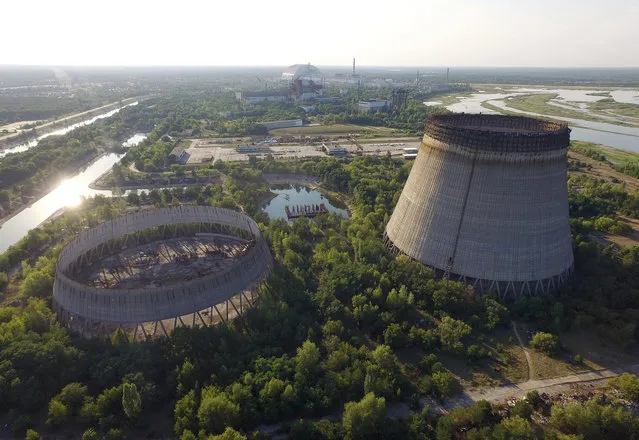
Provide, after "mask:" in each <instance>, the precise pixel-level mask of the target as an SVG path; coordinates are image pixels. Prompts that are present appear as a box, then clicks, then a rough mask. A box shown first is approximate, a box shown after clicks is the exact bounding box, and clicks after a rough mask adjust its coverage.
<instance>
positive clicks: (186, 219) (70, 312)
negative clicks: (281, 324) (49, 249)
mask: <svg viewBox="0 0 639 440" xmlns="http://www.w3.org/2000/svg"><path fill="white" fill-rule="evenodd" d="M181 224H189V225H191V226H192V227H195V228H197V227H199V228H200V229H199V230H203V231H210V227H214V228H216V229H215V230H216V232H221V234H211V233H207V234H203V235H217V236H220V237H226V238H232V235H233V233H232V232H233V231H238V232H242V235H244V237H245V238H246V239H244V240H243V242H244V243H247V244H246V246H245V248H246V252H244V253H242V255H241V256H240V258H238V259H237V261H234V263H233V264H232V265H230V266H227V267H224V268H223V269H221V270H217V271H214V273H210V274H207V275H205V276H202V277H197V278H194V279H188V280H184V281H179V282H176V283H172V284H168V285H161V286H150V287H146V288H133V289H124V288H117V287H116V288H97V287H94V286H90V285H87V284H85V283H82V282H79V281H78V280H77V279H74V277H73V273H74V272H77V271H78V270H82V267H84V265H86V264H87V262H88V261H100V260H101V259H102V258H104V257H103V255H105V254H106V255H112V254H114V250H115V252H117V251H118V249H120V248H123V249H126V248H127V242H126V240H129V239H130V240H134V239H135V237H136V234H137V236H138V237H139V236H140V234H141V233H142V231H145V230H150V229H151V228H160V229H157V230H163V231H165V232H166V231H167V228H169V232H170V228H171V226H174V225H181ZM207 225H208V226H209V229H207V228H206V227H207ZM162 228H164V229H162ZM174 229H175V230H177V227H176V226H174ZM229 231H230V232H229ZM195 235H197V234H195ZM123 237H125V238H126V240H124V239H123ZM131 237H133V238H131ZM238 240H240V239H239V238H238ZM128 244H129V245H130V243H128ZM195 258H197V257H195ZM271 266H272V258H271V254H270V252H269V249H268V245H267V243H266V241H265V240H264V238H263V237H262V234H261V232H260V230H259V228H258V226H257V224H256V223H255V221H253V220H252V219H251V218H250V217H247V216H246V215H244V214H242V213H239V212H236V211H231V210H228V209H222V208H215V207H208V206H182V207H178V208H163V209H154V210H148V211H141V212H136V213H133V214H129V215H125V216H123V217H118V218H115V219H113V220H110V221H108V222H105V223H103V224H101V225H99V226H97V227H95V228H93V229H89V230H87V231H83V232H81V233H80V234H78V235H77V237H75V238H74V239H73V240H72V241H71V242H70V243H69V244H68V245H67V246H66V247H65V248H64V249H63V250H62V252H61V253H60V256H59V258H58V261H57V266H56V279H55V284H54V288H53V301H54V308H55V310H56V312H57V314H58V318H59V319H60V321H61V322H63V323H64V324H67V325H69V326H70V327H71V328H74V329H76V330H78V331H81V332H83V333H85V334H87V335H89V336H93V335H95V334H96V333H99V332H100V329H97V328H96V326H97V327H100V328H102V327H106V328H109V329H111V330H112V329H113V327H116V328H117V327H121V326H122V325H124V324H126V325H128V326H127V328H132V325H135V329H136V332H137V330H138V325H141V326H142V328H141V331H142V332H143V333H144V334H146V329H145V326H144V325H145V323H146V324H148V323H154V324H155V328H156V329H157V327H158V324H159V325H160V327H161V329H162V330H163V332H164V333H165V334H166V326H165V325H164V324H163V322H162V321H163V320H167V319H173V320H175V322H177V320H178V319H179V320H180V321H181V322H182V323H183V324H184V322H183V320H182V317H183V316H187V315H192V316H193V323H194V324H195V323H196V314H197V315H198V316H197V318H198V319H197V321H198V322H199V321H201V323H202V324H204V325H206V322H205V320H204V319H203V318H202V315H201V314H200V313H199V312H200V311H203V310H208V309H210V310H211V313H212V311H213V310H212V309H213V307H215V306H216V305H218V304H220V303H223V302H226V310H227V318H228V301H229V300H231V298H233V297H234V296H237V295H242V292H244V291H245V290H249V289H251V288H252V287H254V286H255V285H256V284H258V283H259V282H260V281H262V280H263V279H264V277H265V276H266V275H267V274H268V273H269V271H270V268H271ZM241 299H242V296H240V304H242V300H241ZM231 305H232V306H233V308H235V305H234V304H233V303H231ZM215 308H216V310H218V309H217V307H215ZM240 308H241V305H240ZM218 313H219V310H218ZM238 313H239V312H238ZM220 317H221V318H222V319H223V317H222V316H220ZM211 322H212V319H211ZM147 327H148V326H147Z"/></svg>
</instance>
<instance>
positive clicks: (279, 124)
mask: <svg viewBox="0 0 639 440" xmlns="http://www.w3.org/2000/svg"><path fill="white" fill-rule="evenodd" d="M258 124H260V125H263V126H265V127H266V128H268V129H269V130H273V129H274V128H289V127H302V126H303V125H304V121H302V120H301V119H287V120H285V121H268V122H258Z"/></svg>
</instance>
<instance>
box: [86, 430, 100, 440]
mask: <svg viewBox="0 0 639 440" xmlns="http://www.w3.org/2000/svg"><path fill="white" fill-rule="evenodd" d="M99 438H100V437H99V436H98V433H97V432H96V431H95V429H93V428H89V429H87V430H86V431H84V433H83V434H82V440H98V439H99Z"/></svg>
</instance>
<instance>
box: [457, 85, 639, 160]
mask: <svg viewBox="0 0 639 440" xmlns="http://www.w3.org/2000/svg"><path fill="white" fill-rule="evenodd" d="M602 92H608V93H609V96H598V95H596V93H602ZM533 93H537V94H539V93H556V94H557V95H558V96H557V98H555V99H553V100H551V101H549V103H550V104H552V105H556V106H558V107H562V108H571V109H572V110H575V111H577V110H581V111H583V112H584V113H587V112H588V110H587V107H586V106H585V105H584V103H588V102H596V101H599V100H601V99H605V98H612V99H614V100H615V101H617V102H620V103H628V104H639V91H638V90H612V91H605V90H604V91H599V90H576V89H532V88H522V87H519V88H512V89H507V90H503V93H473V94H472V95H470V96H466V97H462V98H460V99H459V102H456V103H454V104H451V105H449V106H447V107H446V108H447V109H448V110H450V111H453V112H457V113H461V112H464V113H484V114H499V112H496V111H494V110H491V109H489V108H486V107H483V106H482V103H484V102H485V103H488V104H491V105H493V106H495V107H498V108H499V109H501V110H504V111H509V112H513V113H521V114H525V115H530V116H538V117H545V118H552V119H556V120H561V121H565V122H567V123H568V125H569V126H570V128H571V129H572V132H571V135H570V137H571V138H572V139H576V140H580V141H586V142H593V143H596V144H603V145H608V146H610V147H614V148H618V149H621V150H629V151H633V152H636V153H639V127H628V126H621V125H616V124H611V123H606V122H596V121H588V120H584V119H575V118H564V117H559V116H553V115H545V114H540V113H533V112H527V111H523V110H518V109H515V108H512V107H509V106H508V105H507V100H508V98H511V97H514V96H522V95H529V94H533ZM599 117H601V116H599ZM602 119H611V120H614V119H616V118H612V117H608V118H607V117H605V116H604V117H602ZM630 119H632V118H630Z"/></svg>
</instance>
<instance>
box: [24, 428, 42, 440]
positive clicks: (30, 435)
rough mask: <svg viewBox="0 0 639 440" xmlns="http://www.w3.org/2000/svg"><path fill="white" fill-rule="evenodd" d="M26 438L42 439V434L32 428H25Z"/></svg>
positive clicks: (32, 439) (29, 439) (28, 439)
mask: <svg viewBox="0 0 639 440" xmlns="http://www.w3.org/2000/svg"><path fill="white" fill-rule="evenodd" d="M25 439H26V440H42V436H41V435H40V434H38V432H37V431H34V430H33V429H27V434H26V436H25Z"/></svg>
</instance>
